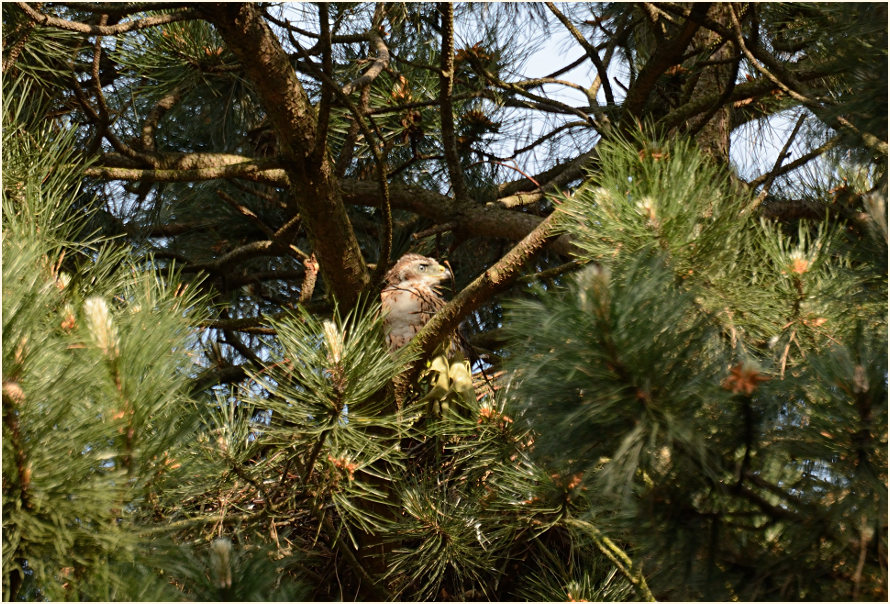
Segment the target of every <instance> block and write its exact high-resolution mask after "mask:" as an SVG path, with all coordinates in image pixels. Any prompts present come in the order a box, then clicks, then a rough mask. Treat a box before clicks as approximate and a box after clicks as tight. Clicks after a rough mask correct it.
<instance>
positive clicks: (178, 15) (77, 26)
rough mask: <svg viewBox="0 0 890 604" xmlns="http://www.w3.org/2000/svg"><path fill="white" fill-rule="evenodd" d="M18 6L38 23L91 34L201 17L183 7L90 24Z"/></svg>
mask: <svg viewBox="0 0 890 604" xmlns="http://www.w3.org/2000/svg"><path fill="white" fill-rule="evenodd" d="M16 6H18V7H19V8H20V9H21V10H22V11H24V13H25V14H26V15H28V17H30V18H31V20H33V21H34V22H35V23H37V24H38V25H43V26H46V27H55V28H58V29H64V30H67V31H73V32H78V33H82V34H89V35H91V36H116V35H118V34H122V33H126V32H130V31H138V30H140V29H146V28H149V27H157V26H159V25H166V24H168V23H176V22H177V21H190V20H192V19H198V18H200V17H199V15H198V12H197V11H196V10H194V9H190V8H183V9H181V10H178V11H176V12H172V13H166V14H163V15H155V16H153V17H146V18H145V19H138V20H136V21H126V22H124V23H118V24H116V25H88V24H86V23H80V22H78V21H69V20H68V19H60V18H58V17H53V16H50V15H46V14H44V13H41V12H39V11H36V10H34V9H33V8H31V6H30V5H29V4H27V3H25V2H16Z"/></svg>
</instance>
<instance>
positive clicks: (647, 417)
mask: <svg viewBox="0 0 890 604" xmlns="http://www.w3.org/2000/svg"><path fill="white" fill-rule="evenodd" d="M649 144H650V146H649V147H646V146H643V151H640V150H639V148H640V146H642V145H641V144H640V141H637V143H636V144H634V143H631V142H627V141H623V142H618V143H611V144H604V145H603V146H602V149H603V151H602V154H601V156H600V160H601V164H602V165H601V170H600V171H599V172H598V173H597V175H596V176H595V177H594V178H593V180H592V182H591V183H590V184H589V185H587V186H586V187H585V188H583V189H582V190H581V191H580V192H579V193H578V194H576V195H575V196H574V197H573V198H571V199H568V200H566V201H565V202H564V203H563V205H562V206H561V207H562V209H563V211H564V212H565V214H566V215H567V218H566V219H565V220H564V222H563V225H564V228H565V229H566V230H567V231H568V232H570V233H572V234H573V235H574V236H575V237H576V238H577V239H576V240H577V241H578V245H579V247H580V248H581V249H582V251H583V254H584V257H585V258H587V259H588V260H589V261H590V262H592V264H591V265H590V266H588V267H586V268H585V269H583V270H582V271H580V272H579V273H578V275H577V276H576V277H575V279H574V283H572V284H571V285H569V286H568V287H564V288H560V289H557V290H542V291H540V292H539V293H538V295H537V296H536V297H535V298H534V299H531V300H526V301H520V302H516V303H514V304H513V306H512V310H511V312H510V314H509V315H508V317H507V320H508V323H507V326H508V329H509V331H510V332H511V334H512V340H513V343H514V346H515V347H514V348H513V351H514V356H513V360H512V363H511V365H512V369H513V375H514V379H515V380H516V386H515V388H514V390H513V398H514V400H515V401H516V403H517V404H519V405H521V406H522V407H523V408H525V409H526V414H527V416H528V418H529V421H530V422H531V423H530V425H531V426H532V427H534V428H535V429H536V431H538V432H539V433H540V436H539V437H538V438H537V439H536V446H535V451H536V453H537V454H538V455H539V459H541V460H542V462H544V463H545V464H547V465H549V466H552V467H567V468H571V469H574V470H577V471H581V472H583V482H584V484H586V485H587V486H588V487H589V488H590V489H591V492H592V493H593V494H592V495H591V498H590V504H591V505H590V508H589V509H588V510H587V511H586V514H585V515H584V516H583V517H584V518H587V519H588V520H589V522H591V523H593V526H595V527H598V528H597V530H601V531H603V533H604V534H605V535H608V536H611V537H612V538H616V537H618V538H621V539H622V540H623V541H625V542H626V543H627V544H628V551H629V552H630V556H631V558H632V559H633V560H634V561H636V562H637V563H638V564H640V565H641V566H642V567H643V568H644V569H645V570H646V576H647V578H648V579H649V580H650V581H651V585H652V587H653V590H654V592H655V593H657V594H660V597H667V598H670V599H702V598H704V599H718V600H720V599H727V598H735V597H738V598H742V599H759V598H768V599H778V598H807V599H809V598H817V599H838V598H841V599H843V598H845V597H850V596H851V595H852V596H853V597H869V596H866V595H865V594H866V593H870V592H869V590H876V591H875V592H874V593H876V594H877V593H880V590H881V589H882V588H881V585H883V581H884V578H883V577H884V575H883V574H882V571H881V570H880V569H881V554H880V552H881V551H886V541H885V539H884V537H882V536H880V535H882V534H883V533H884V532H885V531H886V527H887V521H886V510H885V506H886V501H887V489H886V476H887V475H886V467H887V457H886V446H887V440H886V439H887V430H886V426H887V410H886V399H887V387H886V385H887V373H886V362H887V361H886V348H887V331H886V316H885V315H886V300H882V297H883V295H884V294H885V293H886V272H883V274H882V273H881V270H882V266H883V264H882V263H874V264H872V265H871V266H869V265H865V264H863V263H862V262H861V261H859V262H857V266H856V268H855V269H854V268H853V263H852V261H851V256H852V255H853V253H852V252H851V251H850V245H851V242H850V241H849V240H844V239H842V238H841V237H839V235H838V233H837V232H836V231H833V230H832V229H831V228H830V227H827V226H825V225H815V226H814V225H807V224H804V223H801V224H800V225H799V228H798V229H797V232H796V233H795V232H793V231H791V232H783V230H782V229H780V228H778V227H776V226H774V225H771V224H768V223H765V222H762V221H755V219H754V218H752V217H749V215H747V214H746V212H744V211H743V209H744V208H745V207H746V206H747V204H748V203H749V200H748V198H747V196H746V195H745V194H744V193H743V192H739V191H734V190H733V189H732V188H731V187H730V186H729V181H728V179H727V178H725V177H721V176H720V175H719V173H717V172H715V171H714V169H713V168H711V167H709V166H708V165H707V163H706V161H705V160H703V159H701V158H700V157H698V156H697V154H696V152H695V151H693V150H692V149H691V148H690V147H689V146H688V145H687V144H686V143H683V142H675V143H671V144H659V145H658V146H657V147H654V149H657V151H653V147H652V146H651V143H649ZM647 149H648V150H647ZM721 242H722V244H721ZM721 245H722V246H724V249H721ZM859 245H860V246H862V245H865V246H869V245H872V246H873V245H875V242H874V240H872V239H862V240H860V241H859ZM882 247H883V246H881V245H879V246H878V248H879V249H881V248H882ZM866 249H867V248H866ZM703 250H704V251H703ZM863 251H864V250H859V251H857V252H856V254H855V256H856V257H858V258H862V255H863ZM876 282H881V283H883V293H882V292H881V290H876V288H875V287H874V284H875V283H876ZM758 290H759V293H758ZM845 294H846V295H845ZM752 297H753V298H754V299H753V301H752V300H751V298H752ZM851 299H855V300H856V301H857V303H856V304H855V305H854V306H852V307H851V304H850V300H851ZM542 318H543V320H542ZM566 326H570V328H569V329H568V330H567V328H566ZM765 561H766V562H765ZM857 564H858V566H857ZM837 565H849V566H848V568H854V567H856V568H859V569H860V570H859V571H858V572H857V575H856V577H855V580H854V581H852V584H851V582H849V581H847V580H846V579H845V578H844V577H843V576H833V577H832V578H831V579H826V577H828V576H831V575H832V571H831V570H830V568H832V567H834V568H836V567H837ZM815 569H819V571H818V572H815V574H814V571H815ZM815 576H819V577H820V579H815V578H814V577H815ZM678 578H679V579H680V580H679V581H678Z"/></svg>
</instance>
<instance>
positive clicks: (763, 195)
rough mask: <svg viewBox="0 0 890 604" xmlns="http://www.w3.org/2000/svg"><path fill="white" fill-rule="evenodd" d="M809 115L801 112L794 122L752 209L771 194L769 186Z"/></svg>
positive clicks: (766, 175)
mask: <svg viewBox="0 0 890 604" xmlns="http://www.w3.org/2000/svg"><path fill="white" fill-rule="evenodd" d="M806 119H807V116H806V114H804V113H801V114H800V117H799V118H797V123H796V124H794V128H793V129H792V130H791V134H790V135H789V136H788V140H787V141H785V144H784V145H783V146H782V150H781V151H779V156H778V157H777V158H776V162H775V163H774V164H773V168H772V170H770V171H769V172H767V173H766V174H765V175H764V176H765V178H764V180H763V190H762V191H761V192H760V194H758V195H757V198H756V199H755V200H754V203H753V204H752V206H751V208H750V209H751V210H753V209H755V208H756V207H757V206H759V205H760V204H761V203H763V200H764V199H766V196H767V195H768V194H769V188H770V187H771V186H772V184H773V182H774V181H775V180H776V177H777V176H778V175H779V169H780V168H781V167H782V162H783V161H785V158H786V157H788V149H790V148H791V143H793V142H794V139H795V138H796V137H797V133H798V132H799V131H800V127H801V126H803V123H804V121H806Z"/></svg>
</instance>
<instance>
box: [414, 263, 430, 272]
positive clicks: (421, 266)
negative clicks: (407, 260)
mask: <svg viewBox="0 0 890 604" xmlns="http://www.w3.org/2000/svg"><path fill="white" fill-rule="evenodd" d="M428 266H429V264H426V263H424V264H418V265H417V270H419V271H420V272H421V273H422V272H424V271H425V270H426V269H427V267H428Z"/></svg>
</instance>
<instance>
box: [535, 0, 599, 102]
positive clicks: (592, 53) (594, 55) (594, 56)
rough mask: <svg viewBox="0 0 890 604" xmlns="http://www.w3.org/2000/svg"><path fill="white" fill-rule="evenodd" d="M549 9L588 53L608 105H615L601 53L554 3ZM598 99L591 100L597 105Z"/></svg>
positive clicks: (548, 5) (549, 3)
mask: <svg viewBox="0 0 890 604" xmlns="http://www.w3.org/2000/svg"><path fill="white" fill-rule="evenodd" d="M546 4H547V8H549V9H550V12H552V13H553V14H554V15H555V16H556V18H557V19H559V21H560V23H562V24H563V25H564V26H565V28H566V29H567V30H568V31H569V33H570V34H572V37H574V38H575V40H576V41H577V42H578V44H580V45H581V47H582V48H583V49H584V52H586V53H587V56H588V57H589V58H590V60H591V61H593V64H594V66H595V67H596V73H597V75H598V76H599V79H600V82H601V83H602V87H603V93H604V94H605V95H606V104H608V105H614V104H615V97H614V96H613V95H612V86H611V85H610V84H609V74H608V73H607V72H606V66H605V65H604V64H603V61H602V59H600V55H599V52H598V51H597V49H596V48H595V47H594V46H593V44H591V43H590V42H588V41H587V38H585V37H584V36H583V35H582V34H581V32H580V31H578V28H576V27H575V26H574V25H573V24H572V22H571V21H569V19H568V17H566V16H565V15H564V14H562V12H561V11H560V10H559V9H558V8H556V5H555V4H553V3H552V2H547V3H546ZM595 102H596V98H593V99H591V103H592V104H593V103H595Z"/></svg>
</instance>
